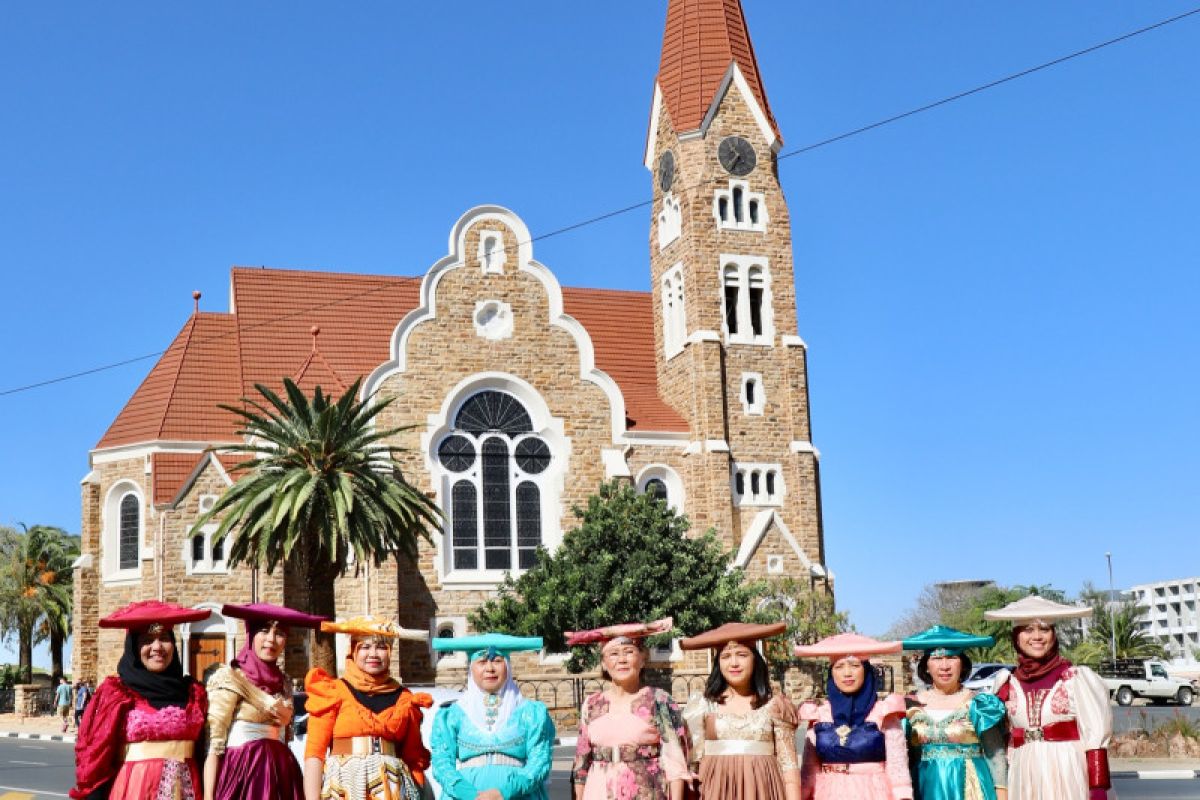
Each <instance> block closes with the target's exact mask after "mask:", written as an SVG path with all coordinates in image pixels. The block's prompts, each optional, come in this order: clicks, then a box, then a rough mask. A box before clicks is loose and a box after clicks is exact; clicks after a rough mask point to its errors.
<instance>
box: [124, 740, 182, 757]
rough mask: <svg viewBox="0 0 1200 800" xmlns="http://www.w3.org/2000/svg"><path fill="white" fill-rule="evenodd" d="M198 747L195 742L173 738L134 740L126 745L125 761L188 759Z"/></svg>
mask: <svg viewBox="0 0 1200 800" xmlns="http://www.w3.org/2000/svg"><path fill="white" fill-rule="evenodd" d="M195 749H196V743H195V742H185V741H181V740H178V739H176V740H172V741H169V742H133V743H132V744H127V745H125V752H124V760H125V761H151V760H153V759H156V758H163V759H166V760H168V761H186V760H187V759H189V758H191V757H192V753H193V752H194V751H195Z"/></svg>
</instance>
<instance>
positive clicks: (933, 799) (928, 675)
mask: <svg viewBox="0 0 1200 800" xmlns="http://www.w3.org/2000/svg"><path fill="white" fill-rule="evenodd" d="M995 643H996V640H995V639H993V638H992V637H991V636H972V635H970V634H967V633H962V632H960V631H956V630H954V629H953V628H947V627H945V626H943V625H935V626H933V627H932V628H930V629H929V630H927V631H925V632H923V633H919V634H917V635H916V636H911V637H909V638H907V639H905V640H904V649H905V650H923V651H924V654H923V655H922V656H921V660H920V662H919V663H918V665H917V676H918V677H919V678H920V679H921V680H922V681H924V682H925V683H926V684H928V685H929V687H930V688H928V689H925V690H921V691H917V692H914V693H913V694H910V695H908V697H906V698H905V700H906V704H907V713H906V717H907V720H906V727H907V730H908V741H909V746H910V747H911V748H912V751H911V755H910V758H909V763H910V764H911V765H912V768H913V772H914V775H913V786H914V788H915V789H916V792H915V797H916V798H917V799H918V800H1005V798H1006V797H1007V789H1006V786H1007V783H1008V781H1007V780H1006V779H1007V776H1008V755H1007V751H1006V745H1007V742H1006V737H1005V732H1004V724H1003V723H1004V717H1005V708H1004V703H1003V702H1001V700H1000V698H998V697H996V695H994V694H989V693H984V692H980V693H974V692H972V691H971V690H970V689H966V688H964V687H963V685H962V682H963V679H965V678H966V677H967V675H968V674H969V673H970V671H971V659H969V658H968V657H967V656H966V654H965V653H964V652H963V651H964V650H966V649H967V648H968V647H991V646H992V645H994V644H995Z"/></svg>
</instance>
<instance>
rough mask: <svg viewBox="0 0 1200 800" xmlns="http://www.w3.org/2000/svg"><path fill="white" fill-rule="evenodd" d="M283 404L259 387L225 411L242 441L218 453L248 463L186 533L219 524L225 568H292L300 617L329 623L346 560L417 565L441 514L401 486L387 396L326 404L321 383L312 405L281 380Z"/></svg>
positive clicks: (328, 643)
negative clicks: (228, 541) (381, 421)
mask: <svg viewBox="0 0 1200 800" xmlns="http://www.w3.org/2000/svg"><path fill="white" fill-rule="evenodd" d="M283 384H284V390H285V393H286V395H287V398H286V399H284V398H282V397H280V396H279V395H278V394H276V393H275V392H273V391H272V390H271V389H269V388H267V387H266V386H264V385H262V384H255V387H254V388H255V389H257V390H258V392H259V394H261V395H262V397H263V398H264V400H265V402H259V401H258V400H254V399H249V398H247V399H245V400H244V402H245V403H246V405H247V406H248V409H247V408H239V407H236V406H222V408H224V409H226V410H227V411H230V412H232V413H234V414H236V415H238V416H239V417H240V418H241V430H239V431H238V433H239V434H240V435H242V436H244V437H246V443H245V444H241V445H237V446H233V447H227V448H223V449H228V450H233V451H235V452H241V453H245V454H247V456H249V458H248V460H247V461H245V462H243V463H242V464H240V465H239V466H238V469H239V470H244V474H242V475H241V477H239V478H238V480H237V482H236V483H234V484H233V485H232V486H230V487H229V489H227V490H226V491H225V493H224V494H223V495H222V496H221V497H220V499H219V500H218V501H217V502H216V503H215V504H214V505H213V507H212V509H211V510H210V511H208V512H207V513H206V514H204V515H202V516H201V517H200V518H199V519H198V520H197V521H196V524H195V526H193V528H192V535H194V534H195V533H196V532H197V530H198V529H199V527H200V526H201V525H204V524H205V523H206V522H208V521H209V520H210V519H214V518H217V517H220V518H221V522H220V525H219V526H218V528H217V530H216V532H215V533H214V538H216V539H221V538H224V537H225V536H227V535H228V534H230V533H231V532H233V533H234V535H233V545H232V547H231V548H230V550H229V562H230V564H231V565H235V566H236V565H238V564H248V565H250V566H253V567H259V568H264V569H265V570H266V571H267V572H268V573H271V572H273V571H274V570H275V569H276V568H277V567H278V566H279V565H280V564H292V565H294V568H295V570H296V573H297V574H298V575H299V576H300V578H301V580H302V581H303V584H304V588H305V590H306V597H307V606H308V608H307V610H308V612H309V613H312V614H321V615H324V616H330V617H332V616H333V615H334V612H335V604H334V581H335V579H336V578H337V577H339V576H341V575H343V574H345V572H346V569H347V563H348V556H349V555H350V554H351V553H353V554H354V557H355V563H356V564H357V565H361V564H366V563H373V564H374V565H375V566H379V565H381V564H383V562H384V561H386V560H387V559H388V558H392V557H394V558H396V559H399V558H400V557H401V556H405V557H408V558H410V559H415V558H416V555H417V546H418V539H419V538H425V539H427V540H428V539H429V529H430V528H434V529H437V528H439V527H440V522H441V512H440V511H439V510H438V508H437V506H436V505H435V504H434V502H433V501H432V500H430V499H429V498H428V497H426V496H425V495H424V494H423V493H421V492H420V491H419V490H418V489H416V488H415V487H413V486H412V485H411V484H409V483H408V481H407V480H405V478H404V475H403V473H402V472H401V471H400V468H399V465H398V464H397V462H396V456H397V454H399V453H401V452H403V450H402V448H399V447H396V446H393V445H390V444H388V440H389V439H391V438H392V437H394V436H395V435H396V434H398V433H400V432H402V431H403V430H404V429H403V428H394V429H390V430H384V429H379V428H376V427H375V424H374V423H375V420H376V417H378V415H379V413H380V412H381V411H383V410H384V409H385V408H387V407H388V406H389V405H390V404H391V402H392V400H393V399H394V398H388V399H386V400H376V401H374V402H372V400H371V399H367V400H359V399H357V398H358V390H359V381H355V382H354V385H353V386H351V387H350V388H349V389H348V390H347V391H346V393H345V394H344V395H342V396H341V397H340V398H337V399H333V398H332V397H330V396H329V395H326V394H325V393H324V392H322V390H321V388H320V387H319V386H318V387H317V388H316V390H315V392H314V393H313V396H312V398H311V399H310V398H309V397H308V396H306V395H305V394H304V392H303V391H301V389H300V388H299V387H298V386H296V384H295V383H294V382H293V381H291V380H290V379H286V378H285V379H284V381H283ZM334 661H335V658H334V643H333V636H332V635H331V634H324V633H318V634H317V635H316V637H315V640H314V643H313V662H314V664H315V665H316V666H320V667H323V668H325V669H327V670H330V671H333V670H334V669H335V665H334Z"/></svg>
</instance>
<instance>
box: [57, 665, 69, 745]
mask: <svg viewBox="0 0 1200 800" xmlns="http://www.w3.org/2000/svg"><path fill="white" fill-rule="evenodd" d="M54 705H55V707H56V708H57V709H58V716H59V717H60V718H61V719H62V732H63V733H66V732H67V728H68V727H69V726H70V724H71V684H70V683H68V682H67V679H66V678H59V679H58V686H57V687H56V688H55V689H54Z"/></svg>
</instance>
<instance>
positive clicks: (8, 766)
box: [0, 739, 1200, 800]
mask: <svg viewBox="0 0 1200 800" xmlns="http://www.w3.org/2000/svg"><path fill="white" fill-rule="evenodd" d="M561 755H562V754H561V751H560V752H559V753H556V756H557V758H556V760H555V765H554V766H555V768H554V771H553V772H552V773H551V775H550V797H551V798H554V800H567V799H568V798H569V797H570V782H569V781H570V777H569V774H568V769H569V765H568V764H567V763H566V762H565V761H562V760H559V759H561ZM74 756H75V753H74V750H73V748H72V746H71V745H69V744H63V743H62V742H37V741H27V740H23V739H0V800H60V798H65V797H66V796H67V790H68V789H70V788H71V784H72V782H73V778H74V769H75V761H74ZM1115 788H1116V790H1117V793H1118V794H1119V796H1120V798H1121V800H1183V799H1184V798H1191V799H1192V800H1195V798H1197V797H1200V780H1190V781H1174V780H1171V781H1157V780H1156V781H1147V780H1130V781H1116V786H1115Z"/></svg>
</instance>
